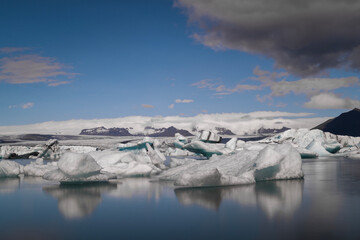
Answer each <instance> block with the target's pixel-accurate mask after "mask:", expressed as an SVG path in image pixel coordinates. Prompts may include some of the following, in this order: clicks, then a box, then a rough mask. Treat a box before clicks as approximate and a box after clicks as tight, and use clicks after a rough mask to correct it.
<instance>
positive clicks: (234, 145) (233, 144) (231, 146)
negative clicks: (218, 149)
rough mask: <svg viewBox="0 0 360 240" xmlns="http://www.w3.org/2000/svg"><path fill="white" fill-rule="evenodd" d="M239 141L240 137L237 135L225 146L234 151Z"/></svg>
mask: <svg viewBox="0 0 360 240" xmlns="http://www.w3.org/2000/svg"><path fill="white" fill-rule="evenodd" d="M237 141H238V139H237V138H236V137H233V138H231V139H230V140H229V141H228V142H227V143H226V144H225V147H226V148H228V149H230V150H232V151H234V150H235V149H236V145H237Z"/></svg>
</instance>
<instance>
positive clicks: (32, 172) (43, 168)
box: [24, 158, 58, 177]
mask: <svg viewBox="0 0 360 240" xmlns="http://www.w3.org/2000/svg"><path fill="white" fill-rule="evenodd" d="M56 169H58V167H57V162H53V163H47V164H44V162H43V159H42V158H38V159H36V161H35V162H31V163H29V164H27V165H26V166H25V167H24V175H26V176H33V177H42V176H44V174H46V173H47V172H50V171H53V170H56Z"/></svg>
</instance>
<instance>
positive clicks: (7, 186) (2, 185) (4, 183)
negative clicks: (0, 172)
mask: <svg viewBox="0 0 360 240" xmlns="http://www.w3.org/2000/svg"><path fill="white" fill-rule="evenodd" d="M19 188H20V178H18V177H12V178H0V193H1V194H4V193H12V192H15V191H16V190H17V189H19Z"/></svg>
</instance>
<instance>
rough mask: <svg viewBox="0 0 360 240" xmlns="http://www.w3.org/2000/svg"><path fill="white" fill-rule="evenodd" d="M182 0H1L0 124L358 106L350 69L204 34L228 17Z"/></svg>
mask: <svg viewBox="0 0 360 240" xmlns="http://www.w3.org/2000/svg"><path fill="white" fill-rule="evenodd" d="M199 2H200V1H199ZM189 4H190V5H189ZM191 4H192V3H189V2H188V1H185V0H184V1H177V2H175V4H174V1H169V0H157V1H79V0H74V1H14V0H13V1H7V0H3V1H1V2H0V29H1V31H2V34H1V35H2V37H1V38H0V109H1V113H2V114H1V115H2V117H1V118H0V125H17V124H28V123H36V122H44V121H52V120H56V121H57V120H68V119H93V118H114V117H122V116H130V115H145V116H156V115H162V116H168V115H181V116H193V115H196V114H200V113H223V112H225V113H229V112H253V111H284V112H312V113H315V114H316V115H317V116H335V115H337V114H339V113H341V112H343V111H345V109H347V108H352V107H356V106H358V105H359V103H360V102H359V100H360V99H359V89H360V88H359V79H358V76H359V74H358V70H357V69H356V67H355V68H350V70H349V69H347V70H345V69H346V68H345V67H339V66H335V67H331V66H330V67H328V68H326V69H320V70H319V71H317V72H316V73H313V72H311V73H310V74H309V73H308V72H306V75H302V73H303V72H304V71H303V72H301V74H299V72H300V71H302V70H301V69H300V70H299V69H295V70H292V69H294V68H291V67H292V66H290V67H289V66H285V65H284V63H283V62H282V59H278V58H277V57H273V56H277V55H275V54H270V55H269V54H266V53H264V51H262V50H261V49H256V48H255V47H252V46H250V47H248V48H243V46H245V45H246V42H244V41H240V42H241V44H243V45H242V46H240V45H234V44H233V42H229V41H227V39H225V40H224V39H214V38H211V37H212V36H214V34H211V33H214V31H215V30H214V29H216V28H215V27H214V25H212V24H213V23H212V21H214V19H215V20H216V21H217V23H218V24H217V26H222V27H223V25H224V24H220V23H223V22H225V23H229V21H230V23H229V25H231V26H233V25H234V24H233V23H231V21H235V20H233V19H230V20H229V19H226V21H225V20H223V19H222V18H220V17H219V16H222V15H221V12H220V13H218V12H214V13H213V12H210V11H206V12H205V13H204V12H203V11H204V9H206V7H207V6H206V7H204V6H202V7H201V8H199V9H200V10H199V9H198V10H196V7H197V6H195V7H194V6H191ZM226 4H229V5H230V7H231V4H233V3H232V2H231V1H227V3H226ZM194 9H195V10H194ZM209 12H210V13H209ZM202 18H208V19H206V24H208V25H209V26H210V27H208V26H207V27H204V26H203V23H202V20H201V19H202ZM236 21H241V19H240V20H238V19H236ZM234 26H240V25H236V24H235V25H234ZM209 29H211V31H210V30H209ZM219 29H220V30H219ZM216 31H218V32H216V34H218V35H221V34H223V35H224V33H226V32H224V31H225V30H222V29H221V28H220V27H219V28H218V30H216ZM234 31H236V28H235V30H234ZM355 40H357V39H355ZM222 41H223V42H222ZM237 44H238V42H237ZM239 46H240V47H239ZM355 48H356V46H355V47H354V48H353V49H355ZM354 51H355V50H354ZM350 52H351V51H350ZM279 64H280V65H279ZM281 64H282V65H281ZM289 64H290V63H289ZM300 64H301V63H300ZM276 66H278V67H276ZM279 66H280V67H279ZM274 72H276V73H277V74H275V73H274ZM274 76H275V77H274ZM304 79H305V80H304ZM284 86H286V87H285V88H283V87H284ZM326 86H328V87H326ZM324 102H325V103H327V102H329V103H331V104H332V105H333V107H331V108H333V109H327V108H328V107H326V106H324V105H326V104H324Z"/></svg>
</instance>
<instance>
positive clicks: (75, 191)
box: [43, 183, 117, 219]
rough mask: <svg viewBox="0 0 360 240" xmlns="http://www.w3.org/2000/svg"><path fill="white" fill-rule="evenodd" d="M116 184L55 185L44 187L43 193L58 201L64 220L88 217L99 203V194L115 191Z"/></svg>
mask: <svg viewBox="0 0 360 240" xmlns="http://www.w3.org/2000/svg"><path fill="white" fill-rule="evenodd" d="M116 187H117V184H110V183H109V184H92V185H56V186H54V185H53V186H45V187H43V191H44V192H46V193H48V194H50V195H51V196H53V197H54V198H56V199H57V200H58V207H59V211H60V212H61V214H63V215H64V217H65V218H70V219H76V218H83V217H86V216H90V215H91V214H92V212H93V211H94V210H95V208H96V207H97V206H98V205H99V203H100V202H101V194H102V193H104V192H108V191H111V190H113V189H116Z"/></svg>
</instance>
